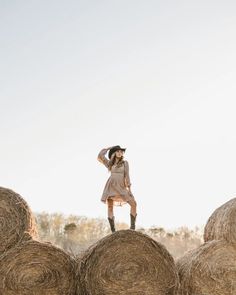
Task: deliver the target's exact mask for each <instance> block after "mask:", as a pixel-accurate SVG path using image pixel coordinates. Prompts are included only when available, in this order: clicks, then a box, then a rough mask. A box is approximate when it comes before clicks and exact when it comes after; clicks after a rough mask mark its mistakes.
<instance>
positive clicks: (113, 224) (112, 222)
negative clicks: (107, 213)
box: [108, 216, 116, 233]
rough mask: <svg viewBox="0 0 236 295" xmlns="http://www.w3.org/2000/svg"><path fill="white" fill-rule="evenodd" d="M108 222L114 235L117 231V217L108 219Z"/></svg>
mask: <svg viewBox="0 0 236 295" xmlns="http://www.w3.org/2000/svg"><path fill="white" fill-rule="evenodd" d="M108 221H109V223H110V228H111V231H112V232H113V233H114V232H115V231H116V229H115V217H114V216H113V217H112V218H110V217H108Z"/></svg>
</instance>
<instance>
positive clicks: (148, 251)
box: [77, 230, 178, 295]
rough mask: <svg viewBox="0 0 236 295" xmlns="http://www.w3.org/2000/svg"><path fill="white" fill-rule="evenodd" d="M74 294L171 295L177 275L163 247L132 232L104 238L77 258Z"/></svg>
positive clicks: (119, 232)
mask: <svg viewBox="0 0 236 295" xmlns="http://www.w3.org/2000/svg"><path fill="white" fill-rule="evenodd" d="M78 261H79V267H78V274H79V285H78V286H79V288H78V290H77V294H78V295H91V294H92V295H117V294H119V295H154V294H155V295H166V294H168V295H175V294H177V288H178V276H177V272H176V267H175V264H174V260H173V258H172V256H171V255H170V254H169V252H168V251H167V250H166V248H165V247H164V246H163V245H161V244H160V243H158V242H156V241H154V240H153V239H152V238H150V237H149V236H147V235H145V234H142V233H140V232H137V231H132V230H121V231H117V232H115V233H114V234H111V235H108V236H106V237H105V238H103V239H101V240H100V241H98V242H97V243H96V244H94V245H93V246H91V247H90V248H89V249H88V250H87V251H85V253H84V254H83V256H82V257H80V258H79V259H78Z"/></svg>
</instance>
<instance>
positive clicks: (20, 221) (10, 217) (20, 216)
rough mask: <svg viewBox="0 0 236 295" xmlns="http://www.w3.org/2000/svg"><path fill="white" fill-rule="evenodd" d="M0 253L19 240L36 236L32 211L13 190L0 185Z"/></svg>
mask: <svg viewBox="0 0 236 295" xmlns="http://www.w3.org/2000/svg"><path fill="white" fill-rule="evenodd" d="M0 237H1V243H0V254H2V253H4V252H5V251H7V250H8V249H10V248H12V247H13V246H15V245H16V244H17V243H18V242H19V241H22V240H27V239H29V238H31V237H36V227H35V221H34V217H33V215H32V212H31V210H30V208H29V206H28V205H27V203H26V202H25V201H24V200H23V198H22V197H21V196H20V195H19V194H17V193H15V192H14V191H12V190H10V189H7V188H3V187H0Z"/></svg>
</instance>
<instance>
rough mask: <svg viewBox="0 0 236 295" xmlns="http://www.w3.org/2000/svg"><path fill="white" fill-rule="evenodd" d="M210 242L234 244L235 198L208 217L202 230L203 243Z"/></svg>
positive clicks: (235, 222)
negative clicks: (218, 241)
mask: <svg viewBox="0 0 236 295" xmlns="http://www.w3.org/2000/svg"><path fill="white" fill-rule="evenodd" d="M212 240H226V241H228V242H229V243H236V198H234V199H232V200H230V201H228V202H227V203H225V204H223V205H222V206H220V207H219V208H217V209H216V210H215V211H214V212H213V214H212V215H211V216H210V217H209V219H208V221H207V224H206V226H205V229H204V241H205V242H207V241H212Z"/></svg>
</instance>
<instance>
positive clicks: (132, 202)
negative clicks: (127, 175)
mask: <svg viewBox="0 0 236 295" xmlns="http://www.w3.org/2000/svg"><path fill="white" fill-rule="evenodd" d="M128 203H129V204H130V206H132V207H137V202H136V201H135V199H131V200H130V201H129V202H128Z"/></svg>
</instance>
